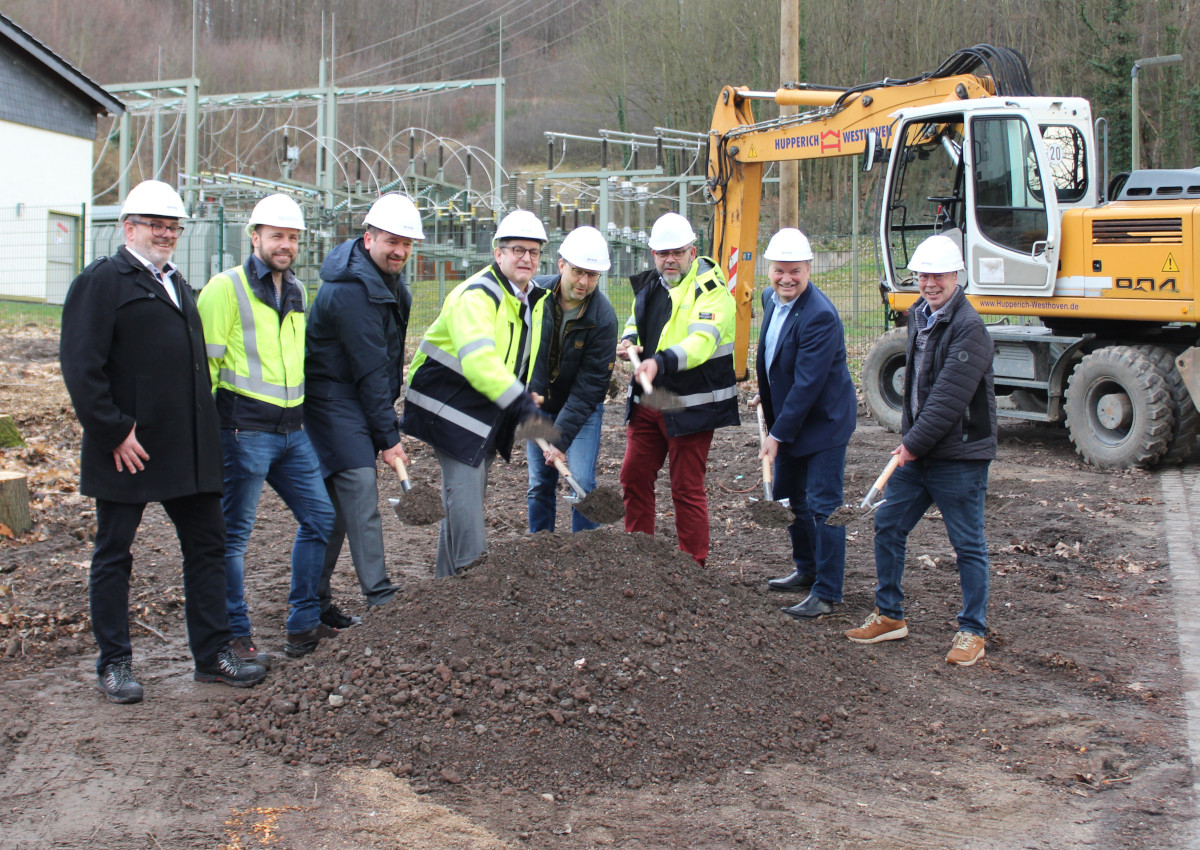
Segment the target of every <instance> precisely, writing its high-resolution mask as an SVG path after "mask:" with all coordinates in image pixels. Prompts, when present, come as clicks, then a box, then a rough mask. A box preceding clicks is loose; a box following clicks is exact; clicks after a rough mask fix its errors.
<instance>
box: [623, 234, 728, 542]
mask: <svg viewBox="0 0 1200 850" xmlns="http://www.w3.org/2000/svg"><path fill="white" fill-rule="evenodd" d="M649 246H650V251H651V253H652V254H653V256H654V268H653V269H649V270H647V271H644V272H640V273H639V274H636V275H634V276H633V277H631V278H630V279H629V282H630V284H632V285H633V293H634V295H633V299H634V301H633V315H631V316H630V317H629V321H628V322H626V323H625V330H624V332H623V333H622V335H621V341H620V342H619V343H618V344H617V356H618V357H620V358H621V359H622V360H628V359H629V351H630V349H633V350H634V351H640V352H641V353H642V363H641V366H640V367H638V370H637V372H636V373H635V378H637V379H635V380H633V381H631V382H630V390H629V401H628V404H627V406H626V409H625V422H626V426H625V460H624V462H623V463H622V464H621V485H622V487H623V488H624V491H625V530H626V531H629V532H635V531H640V532H642V533H644V534H653V533H654V519H655V509H654V482H655V479H657V478H658V472H659V470H660V469H662V467H663V463H664V462H666V461H667V459H668V458H670V475H671V499H672V501H673V502H674V506H675V531H676V533H677V534H678V536H679V548H680V549H682V550H683V551H684V552H687V553H688V554H689V555H691V556H692V557H693V558H694V559H695V560H696V563H698V564H700V565H701V566H704V563H705V561H706V560H707V559H708V546H709V532H708V496H707V495H706V494H705V491H704V475H705V471H706V468H707V465H708V449H709V447H710V446H711V445H712V438H713V430H714V429H716V428H724V427H726V426H728V425H737V424H738V423H739V419H738V407H737V381H736V379H735V377H734V372H733V332H734V314H735V312H736V307H735V305H734V303H733V296H731V295H730V294H729V290H728V289H727V288H726V285H725V278H724V276H723V275H722V274H721V269H720V267H719V266H718V265H717V264H716V263H715V262H714V261H713V260H712V259H710V258H708V257H700V256H698V255H697V252H696V234H695V232H694V231H693V230H692V226H691V225H690V224H689V223H688V220H687V219H686V218H684V217H683V216H681V215H680V214H679V213H675V212H669V213H665V214H664V215H662V216H660V217H659V218H658V220H657V221H655V222H654V227H653V228H651V230H650V241H649ZM642 375H644V376H645V377H646V378H647V379H648V380H649V381H651V382H652V383H653V384H654V385H655V387H658V388H662V389H664V390H668V391H670V392H672V393H675V394H676V395H678V396H679V397H680V401H681V402H682V403H683V407H682V409H680V410H675V411H659V410H655V409H653V408H652V407H650V406H648V405H646V404H644V403H642V401H643V400H642V396H641V389H640V385H639V380H640V378H639V377H638V376H642Z"/></svg>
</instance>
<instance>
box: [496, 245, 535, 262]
mask: <svg viewBox="0 0 1200 850" xmlns="http://www.w3.org/2000/svg"><path fill="white" fill-rule="evenodd" d="M500 250H501V251H504V250H509V251H512V255H513V256H514V257H516V258H517V259H518V260H519V259H521V258H522V257H524V256H525V255H526V254H528V255H529V259H531V260H540V259H541V257H542V249H541V248H526V247H524V246H523V245H505V246H504V247H503V248H501V249H500Z"/></svg>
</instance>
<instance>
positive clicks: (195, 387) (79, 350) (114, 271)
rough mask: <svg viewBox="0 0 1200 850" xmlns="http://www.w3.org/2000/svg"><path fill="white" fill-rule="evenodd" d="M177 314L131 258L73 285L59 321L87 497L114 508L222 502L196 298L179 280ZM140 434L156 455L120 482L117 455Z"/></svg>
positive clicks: (121, 252)
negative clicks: (192, 499) (207, 496)
mask: <svg viewBox="0 0 1200 850" xmlns="http://www.w3.org/2000/svg"><path fill="white" fill-rule="evenodd" d="M173 279H174V282H175V286H176V289H177V291H178V293H179V304H180V306H179V307H176V306H175V305H174V304H173V303H172V302H171V299H170V297H168V295H167V294H166V292H165V291H164V290H163V286H162V284H161V283H159V282H158V281H157V280H155V279H154V276H153V275H152V274H151V273H150V271H149V270H148V269H147V268H146V267H145V266H143V265H142V264H141V263H140V262H139V261H138V260H137V259H136V258H135V257H133V256H132V255H131V254H130V253H129V252H128V251H126V250H125V249H124V248H119V249H118V250H117V252H116V253H115V254H113V255H112V256H111V257H102V258H100V259H98V260H96V261H95V262H94V263H92V264H91V265H89V266H88V267H87V268H86V269H84V270H83V271H82V272H81V273H80V275H79V276H78V277H77V278H75V280H74V281H73V282H72V283H71V288H70V290H68V292H67V300H66V303H65V304H64V305H63V312H62V335H61V337H60V342H59V359H60V360H61V362H62V372H63V381H64V382H65V383H66V385H67V392H69V393H70V394H71V403H72V404H74V405H75V413H76V415H77V416H78V417H79V423H80V424H81V425H82V426H83V452H82V457H81V459H80V490H81V491H82V492H83V494H84V495H86V496H92V497H94V498H97V499H106V500H108V501H111V502H125V503H134V504H138V503H145V502H162V501H165V500H167V499H176V498H179V497H181V496H192V495H195V494H197V493H220V492H221V488H222V464H221V439H220V427H219V424H218V419H217V408H216V405H215V404H214V403H213V396H212V385H211V384H210V383H209V377H208V359H207V356H206V354H205V349H204V329H203V327H202V326H201V324H200V314H199V312H197V310H196V303H195V300H194V299H193V296H192V290H191V288H190V287H189V286H188V284H187V282H186V281H185V280H184V279H183V276H182V275H181V274H179V273H178V272H176V273H175V275H174V278H173ZM135 426H136V436H137V439H138V442H139V443H141V444H142V448H144V449H145V450H146V453H147V454H148V455H150V459H149V460H147V461H145V467H146V468H145V469H144V470H142V471H141V472H138V473H137V474H136V475H133V474H130V473H129V472H128V471H125V472H117V467H116V464H115V463H114V461H113V455H112V452H113V449H115V448H116V447H117V446H119V445H120V444H121V443H122V441H124V439H125V438H126V437H127V436H129V432H130V431H131V430H133V429H134V428H135Z"/></svg>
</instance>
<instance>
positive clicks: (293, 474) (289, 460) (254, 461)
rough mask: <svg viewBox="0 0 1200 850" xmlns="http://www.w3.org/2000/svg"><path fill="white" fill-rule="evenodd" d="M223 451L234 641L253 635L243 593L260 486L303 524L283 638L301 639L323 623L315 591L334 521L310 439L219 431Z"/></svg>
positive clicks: (294, 549)
mask: <svg viewBox="0 0 1200 850" xmlns="http://www.w3.org/2000/svg"><path fill="white" fill-rule="evenodd" d="M221 451H222V453H223V455H224V458H225V495H224V496H222V497H221V510H222V512H223V513H224V514H225V608H226V610H227V611H228V612H229V625H230V627H231V628H232V629H233V634H234V635H235V636H244V635H249V634H250V616H249V613H248V611H247V608H246V599H245V592H244V586H245V585H244V583H245V571H246V565H245V557H246V545H247V544H248V543H249V542H250V532H251V530H252V529H253V528H254V520H255V519H256V517H257V514H258V498H259V496H260V495H261V494H262V486H263V482H264V481H266V482H267V483H268V484H270V485H271V488H272V489H274V491H275V492H276V493H278V494H279V498H281V499H283V501H284V502H285V503H286V504H287V506H288V508H290V509H291V511H292V514H293V515H294V516H295V517H296V520H297V521H298V522H299V524H300V526H299V528H297V529H296V542H295V543H294V544H293V546H292V588H291V591H290V593H289V594H288V618H287V630H288V631H289V632H306V631H308V630H309V629H312V628H315V627H316V625H317V623H319V622H320V620H321V607H320V605H319V604H318V603H317V587H318V585H319V583H320V581H321V567H322V564H323V562H324V557H325V544H326V543H327V542H328V541H329V536H330V534H332V532H333V518H334V517H333V505H332V504H331V503H330V501H329V495H328V493H326V492H325V482H324V481H323V480H322V479H321V469H320V465H319V464H318V462H317V454H316V452H314V451H313V447H312V443H310V442H309V441H308V435H307V434H305V433H304V432H303V431H293V432H292V433H290V434H275V433H271V432H267V431H235V430H232V429H222V430H221Z"/></svg>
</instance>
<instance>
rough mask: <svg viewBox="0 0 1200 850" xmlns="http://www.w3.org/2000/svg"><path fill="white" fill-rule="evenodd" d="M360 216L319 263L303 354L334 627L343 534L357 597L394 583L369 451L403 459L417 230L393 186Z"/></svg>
mask: <svg viewBox="0 0 1200 850" xmlns="http://www.w3.org/2000/svg"><path fill="white" fill-rule="evenodd" d="M364 224H365V225H366V233H364V234H363V235H362V236H360V237H359V238H357V239H351V240H348V241H346V242H343V243H342V244H341V245H339V246H337V247H336V248H334V249H333V250H332V251H330V252H329V256H328V257H326V258H325V261H324V262H323V263H322V264H321V280H322V284H321V288H320V289H319V290H318V291H317V297H316V298H315V299H313V306H312V310H311V311H310V312H309V316H308V330H307V332H306V340H305V353H304V377H305V398H304V427H305V430H307V431H308V436H309V439H310V440H311V441H312V444H313V448H314V449H316V450H317V457H318V459H319V460H320V461H321V474H322V475H323V476H324V477H325V486H326V488H327V489H328V491H329V496H330V498H331V499H332V500H333V507H334V511H335V512H336V514H337V518H336V520H335V522H334V526H333V535H332V536H331V537H330V539H329V544H328V545H327V546H326V548H325V563H324V569H323V571H322V574H321V583H320V586H319V587H318V589H317V599H318V601H319V602H320V605H321V622H322V623H324V624H325V625H327V626H332V627H333V628H335V629H343V628H346V627H347V626H351V625H354V624H355V623H356V622H357V618H354V617H350V616H348V615H346V614H344V613H343V612H342V611H341V610H340V609H338V607H337V606H336V605H334V604H333V598H332V591H331V589H330V579H331V578H332V576H333V570H334V568H335V567H336V566H337V561H338V556H339V555H340V553H341V551H342V543H343V542H344V541H345V540H346V538H349V539H350V557H351V559H352V560H353V562H354V571H355V573H356V574H357V575H358V584H359V587H361V588H362V592H363V596H365V597H366V600H367V606H368V607H371V606H375V605H383V604H384V603H385V602H387V601H388V600H389V599H391V598H392V595H393V594H395V592H396V586H395V585H393V584H392V582H391V580H390V579H389V578H388V575H387V569H386V567H385V565H384V558H383V521H382V519H381V518H380V516H379V484H378V481H377V480H376V472H375V457H376V455H379V454H382V456H383V462H384V463H386V464H388V465H391V464H392V463H393V461H394V460H395V459H397V458H399V459H400V460H401V461H402V462H404V463H407V462H408V455H407V454H405V452H404V449H403V448H402V447H401V446H400V421H399V419H398V418H397V416H396V408H395V404H396V399H398V398H399V397H400V391H401V389H402V388H403V387H404V342H405V336H406V334H407V332H408V315H409V310H410V309H411V307H412V294H411V293H410V292H409V291H408V285H407V284H406V283H405V281H404V276H403V274H402V271H403V270H404V264H405V263H407V262H408V258H409V256H410V255H411V254H412V247H413V241H414V240H420V239H424V238H425V232H424V230H422V228H421V217H420V215H419V214H418V213H417V208H416V207H415V206H414V205H413V202H412V201H411V200H409V199H408V198H406V197H404V196H403V195H400V194H397V193H394V192H393V193H390V194H387V195H384V196H383V197H381V198H379V200H377V201H376V202H375V203H374V204H372V205H371V209H370V210H368V211H367V217H366V219H365V220H364Z"/></svg>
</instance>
